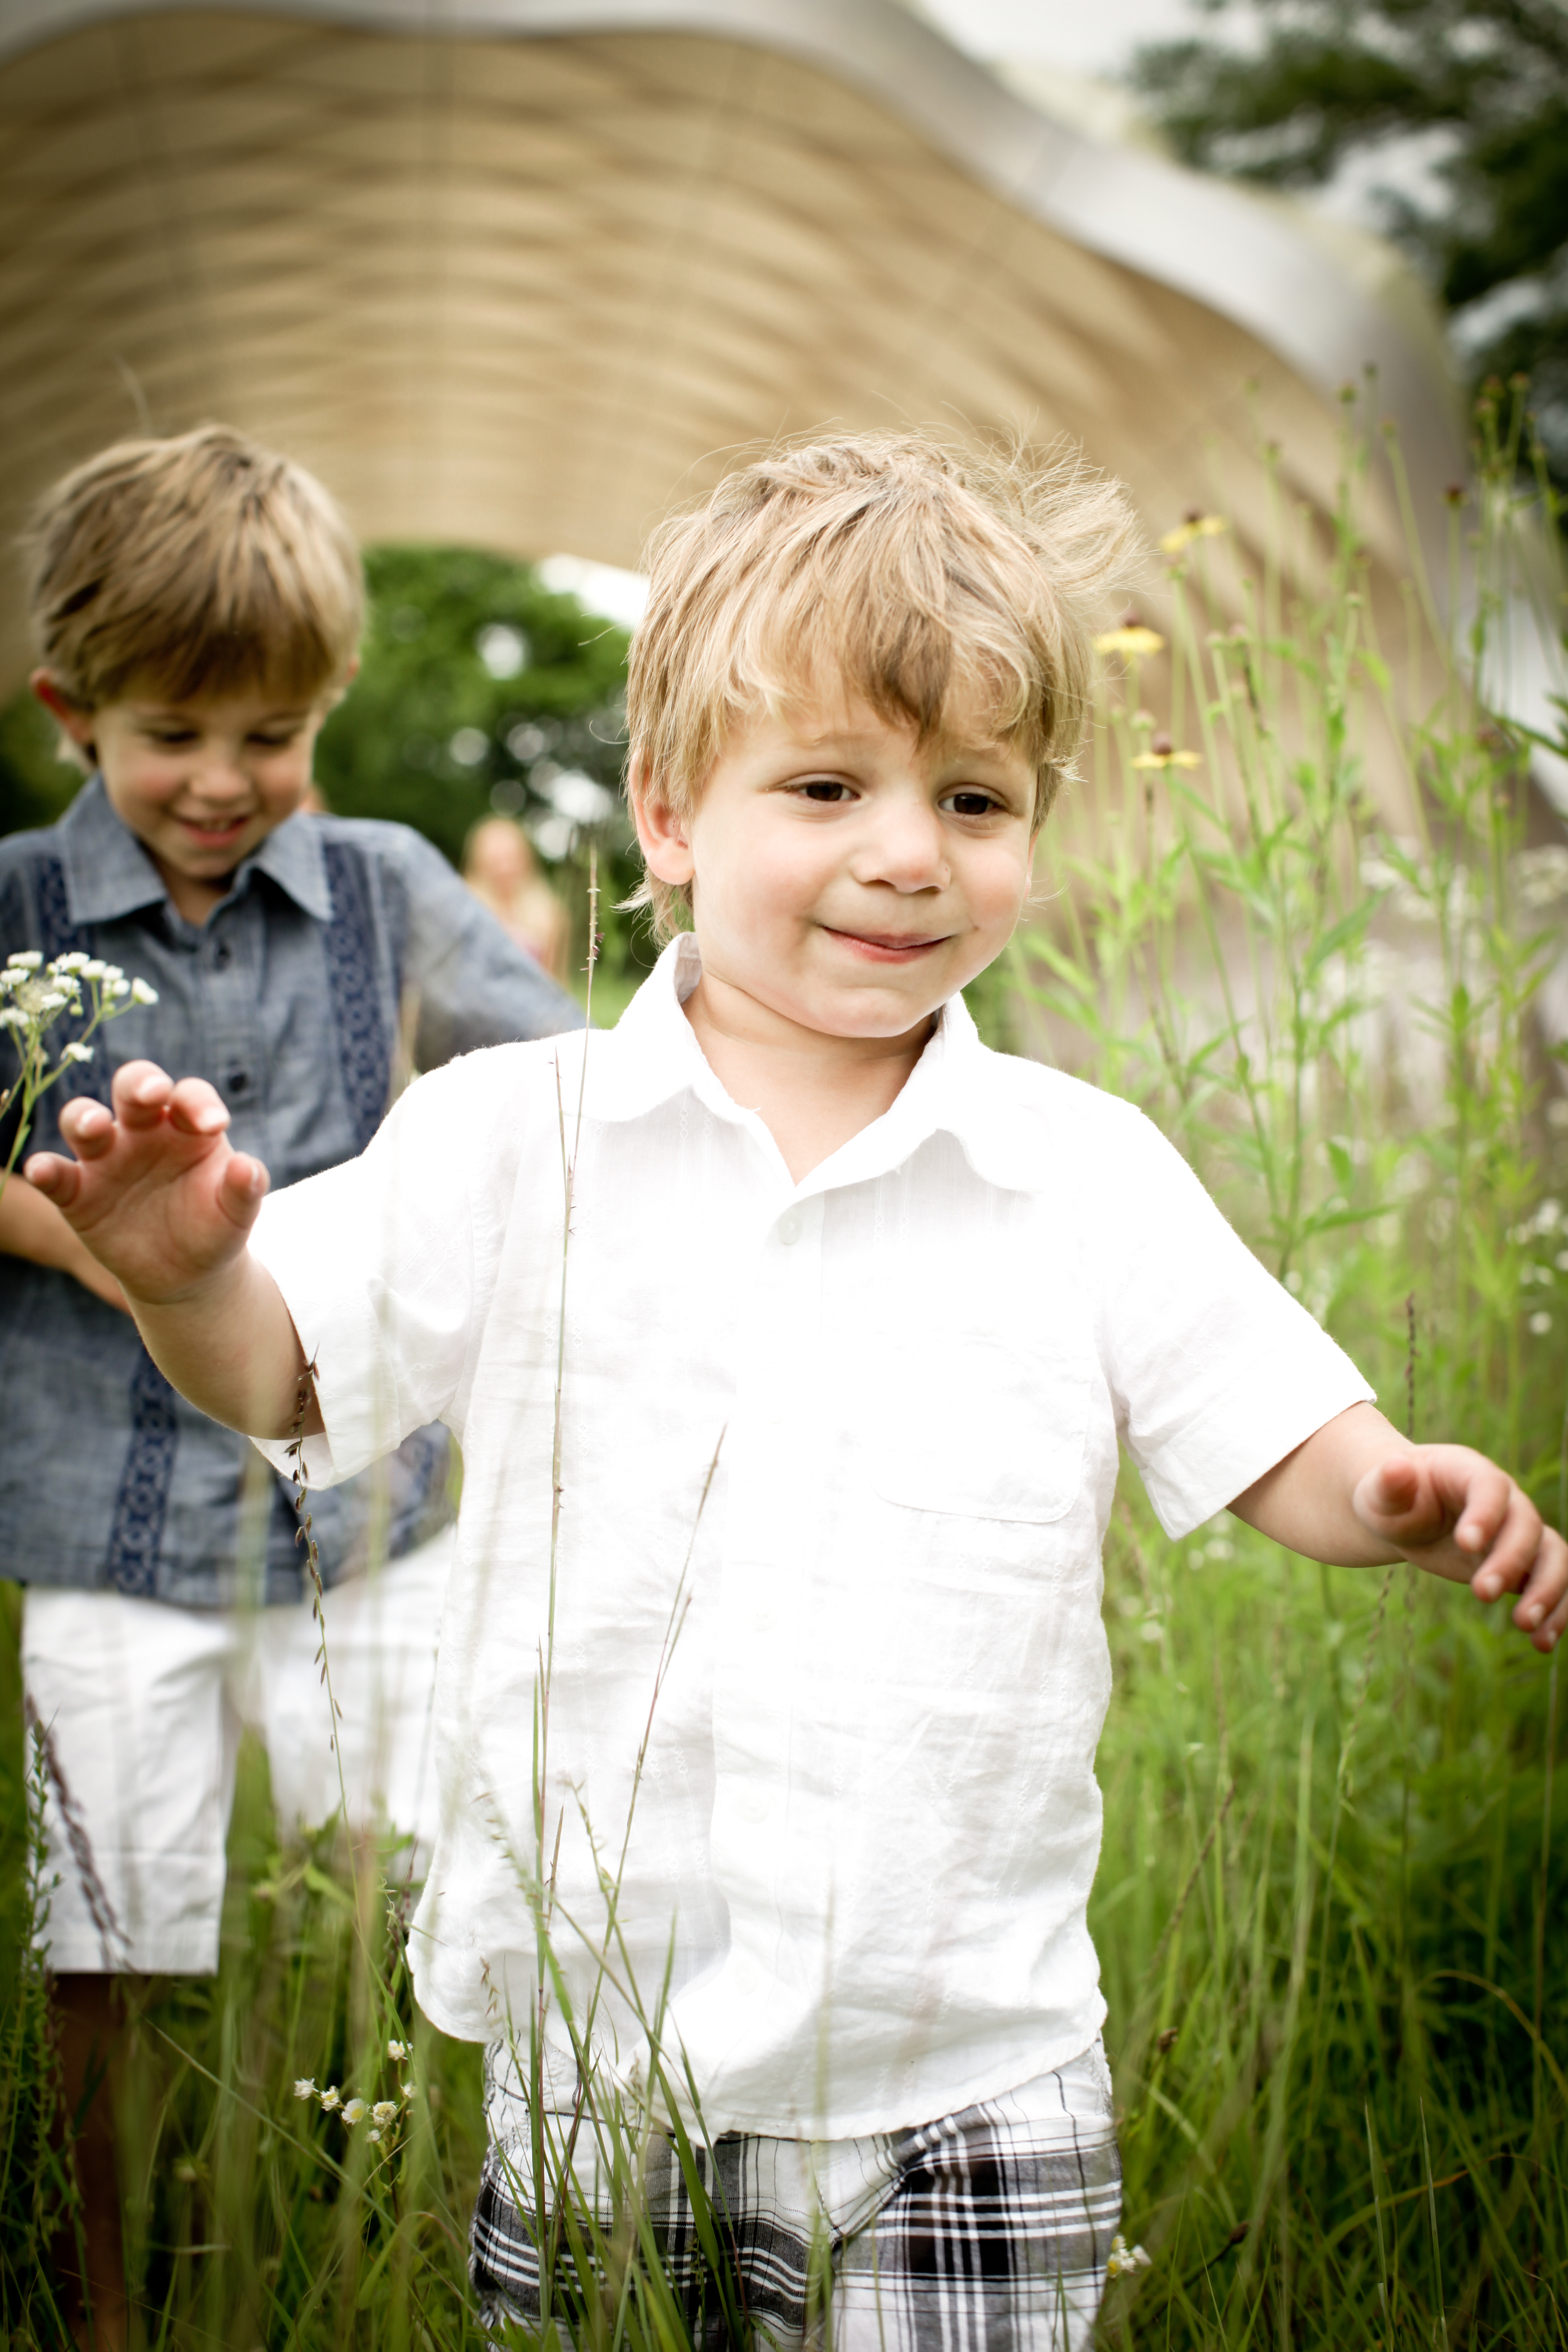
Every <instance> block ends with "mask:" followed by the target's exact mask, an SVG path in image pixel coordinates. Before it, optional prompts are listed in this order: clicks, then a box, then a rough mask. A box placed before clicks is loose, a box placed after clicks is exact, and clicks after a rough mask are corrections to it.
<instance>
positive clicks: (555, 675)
mask: <svg viewBox="0 0 1568 2352" xmlns="http://www.w3.org/2000/svg"><path fill="white" fill-rule="evenodd" d="M365 574H366V580H367V583H368V585H369V589H370V617H369V624H368V625H367V627H366V630H365V638H364V646H363V657H362V661H361V667H360V672H359V676H358V677H356V679H355V680H354V682H353V686H352V687H351V688H349V691H348V693H347V694H346V695H345V697H344V698H343V700H342V702H341V703H340V704H339V706H338V708H337V709H335V710H334V711H333V712H332V714H331V718H330V719H328V721H327V724H326V726H325V727H324V728H323V730H322V731H321V741H320V744H319V745H318V747H317V751H316V781H317V783H318V785H319V787H320V789H321V796H322V798H323V799H324V800H325V801H326V803H328V805H329V807H331V809H333V810H334V811H335V812H336V813H337V814H339V815H341V816H376V817H394V818H395V819H397V820H398V821H399V822H400V823H402V824H411V825H413V826H415V827H416V830H417V831H419V832H420V833H423V834H425V835H426V836H427V838H428V839H430V840H431V841H433V842H434V843H435V844H436V845H437V848H439V849H441V850H442V851H444V852H445V854H446V856H447V857H449V858H450V859H451V860H452V862H453V864H454V865H456V864H458V861H459V860H460V858H461V856H462V850H463V843H464V840H465V838H466V836H467V835H468V830H469V828H470V827H471V826H472V825H474V824H478V822H479V819H480V818H481V817H483V816H487V815H489V814H491V813H492V812H493V811H497V810H499V811H500V812H501V813H502V814H506V815H512V816H517V817H520V818H521V820H522V822H523V824H525V825H526V826H527V828H528V830H529V832H530V833H531V835H532V837H533V840H534V843H535V845H536V846H537V847H538V849H539V851H540V853H541V856H542V859H543V861H544V865H545V868H546V870H547V871H548V872H549V873H550V876H551V879H552V882H553V884H554V886H555V887H556V888H557V890H558V891H559V892H560V894H561V896H562V898H563V900H564V902H565V904H566V907H567V910H568V912H569V914H570V915H571V917H572V919H573V924H574V939H573V950H572V954H571V957H570V963H571V968H572V970H573V971H574V973H576V972H577V971H579V970H580V968H581V966H582V964H583V963H584V961H585V957H586V943H587V914H586V864H587V844H588V842H589V840H590V839H593V840H595V841H596V842H597V843H598V844H599V846H600V861H601V881H602V890H601V916H600V920H601V927H602V929H604V931H605V971H604V978H605V981H606V982H610V983H612V985H611V987H610V989H609V991H608V992H607V995H606V998H605V1003H606V1007H607V1009H608V1008H610V1007H613V1005H614V1004H615V1003H616V1002H617V1001H618V999H619V998H620V997H622V996H624V994H625V992H626V989H627V988H629V986H630V984H631V982H632V981H633V980H634V979H635V978H636V977H637V976H638V974H640V971H641V970H642V969H643V968H644V967H645V966H646V965H647V964H650V963H651V962H652V961H653V950H652V949H651V948H650V947H648V946H647V944H646V943H642V944H639V946H638V948H637V950H636V951H634V949H633V943H632V925H631V923H630V921H629V920H628V919H627V918H626V917H624V916H621V917H616V914H615V912H614V902H615V900H616V898H624V897H625V895H626V892H627V891H628V890H629V889H630V888H631V887H632V886H633V884H634V883H635V881H636V880H637V878H638V876H639V874H640V867H639V866H638V864H637V859H636V857H635V856H634V854H633V851H632V837H631V832H630V828H629V826H628V824H627V823H626V817H625V815H624V813H623V810H622V806H621V803H620V798H619V781H620V771H621V759H622V751H623V740H622V739H623V734H624V730H625V719H626V707H625V700H624V686H625V677H626V643H627V639H626V632H625V630H623V629H619V628H616V626H615V625H613V624H612V623H610V622H607V621H604V620H601V619H599V618H597V617H596V616H595V614H591V613H587V612H584V609H583V607H582V605H581V604H579V603H578V602H577V600H576V598H575V597H574V596H567V595H557V594H553V593H552V592H551V591H550V590H549V589H547V588H546V587H544V585H543V584H542V582H541V581H540V579H539V576H538V574H537V572H534V571H533V570H532V569H531V566H530V565H528V564H525V563H518V562H513V561H512V560H510V558H508V557H505V556H499V555H489V554H485V553H483V552H481V551H478V550H476V549H470V548H445V547H378V548H371V549H369V550H368V551H366V555H365ZM55 737H56V730H54V728H53V727H52V726H51V725H50V723H49V721H48V720H47V718H46V717H45V715H44V712H43V711H42V709H40V708H39V706H38V705H37V703H36V702H35V701H34V699H33V698H32V696H31V695H30V694H29V693H27V692H26V691H24V692H23V693H21V694H19V695H17V696H16V697H15V698H14V699H13V700H12V701H11V702H10V703H8V704H7V705H5V708H4V709H0V832H6V833H9V832H15V831H16V830H17V829H18V828H19V827H21V826H25V825H37V824H51V823H52V822H53V821H54V819H55V818H56V817H57V816H58V815H59V814H60V813H61V811H62V810H63V809H64V808H65V806H66V805H67V803H68V801H69V800H70V798H71V795H72V794H73V793H75V791H76V790H77V788H78V786H79V783H80V782H81V778H80V774H79V771H78V770H76V769H74V768H72V767H69V766H68V765H66V764H64V763H63V762H62V761H59V760H58V757H57V755H56V752H55V748H54V746H55ZM617 980H618V981H620V982H622V983H623V985H621V986H619V987H616V986H615V985H614V983H615V982H616V981H617Z"/></svg>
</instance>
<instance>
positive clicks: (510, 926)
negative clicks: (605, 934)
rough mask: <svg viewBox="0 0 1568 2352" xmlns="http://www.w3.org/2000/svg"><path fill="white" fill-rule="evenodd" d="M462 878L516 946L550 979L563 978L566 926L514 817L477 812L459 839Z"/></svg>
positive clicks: (563, 910)
mask: <svg viewBox="0 0 1568 2352" xmlns="http://www.w3.org/2000/svg"><path fill="white" fill-rule="evenodd" d="M463 879H464V881H465V882H466V883H467V884H468V887H469V889H470V890H471V891H472V892H473V894H474V896H475V898H477V899H478V900H479V904H480V906H481V907H488V908H489V911H490V913H491V914H492V915H493V916H494V917H495V919H496V920H497V922H498V923H500V926H501V929H503V930H504V931H506V932H507V934H508V935H509V937H510V938H511V939H513V940H516V942H517V944H518V946H519V947H520V948H526V950H528V952H529V954H530V955H531V956H532V958H533V959H534V961H535V962H536V963H538V964H540V965H542V968H543V969H544V971H547V972H548V973H549V974H550V976H551V978H552V980H557V981H564V979H565V977H566V949H567V941H568V938H569V934H570V929H571V925H570V922H569V919H568V917H567V913H566V909H565V908H564V907H563V905H562V904H561V901H560V899H559V898H557V897H556V895H555V893H554V891H553V890H552V888H551V887H550V885H549V883H548V882H547V881H546V880H545V878H544V877H543V875H542V873H541V872H540V870H539V866H538V862H537V860H536V859H535V857H534V855H533V845H532V843H531V841H530V840H529V837H528V835H527V834H526V833H525V832H524V831H523V829H522V827H521V824H519V823H518V821H517V819H516V818H515V817H510V816H487V817H481V819H480V820H479V824H476V825H475V826H474V828H473V830H472V832H471V833H470V834H469V835H468V839H467V841H465V842H464V844H463Z"/></svg>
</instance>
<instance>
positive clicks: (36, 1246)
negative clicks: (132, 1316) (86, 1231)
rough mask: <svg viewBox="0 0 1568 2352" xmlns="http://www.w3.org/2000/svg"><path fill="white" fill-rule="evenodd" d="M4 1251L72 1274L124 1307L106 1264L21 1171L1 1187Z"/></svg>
mask: <svg viewBox="0 0 1568 2352" xmlns="http://www.w3.org/2000/svg"><path fill="white" fill-rule="evenodd" d="M0 1251H3V1252H4V1253H5V1255H6V1256H7V1257H20V1258H26V1260H27V1262H28V1264H29V1265H47V1266H52V1267H53V1268H54V1269H55V1270H56V1271H57V1272H58V1273H60V1274H68V1275H69V1276H71V1277H72V1278H73V1280H75V1281H77V1282H79V1283H81V1284H82V1285H83V1286H85V1287H86V1288H87V1289H89V1290H91V1291H95V1292H96V1293H97V1295H98V1296H99V1297H100V1298H102V1299H106V1300H107V1301H108V1303H109V1304H110V1306H111V1307H121V1308H123V1307H124V1305H125V1294H124V1292H123V1291H122V1290H121V1287H120V1285H119V1284H118V1283H117V1282H116V1281H115V1279H114V1276H112V1275H111V1274H110V1273H109V1271H108V1270H107V1268H106V1267H104V1266H101V1265H100V1264H99V1263H98V1260H97V1259H96V1258H95V1257H94V1256H93V1255H92V1252H91V1251H90V1250H89V1248H88V1246H87V1244H86V1243H85V1242H82V1241H79V1239H78V1237H77V1235H76V1234H74V1233H73V1232H72V1230H71V1228H70V1226H69V1225H68V1224H67V1223H66V1221H65V1219H64V1217H62V1216H61V1214H60V1213H59V1211H58V1209H57V1208H56V1207H55V1204H54V1202H52V1201H47V1200H46V1199H45V1198H44V1195H43V1194H42V1193H41V1192H36V1191H35V1190H34V1188H33V1186H32V1185H31V1184H29V1183H28V1182H27V1181H26V1178H25V1177H24V1176H23V1175H22V1174H21V1172H20V1171H19V1170H15V1169H14V1170H13V1171H12V1172H11V1174H10V1176H9V1177H8V1178H7V1180H6V1181H5V1185H4V1187H3V1188H0Z"/></svg>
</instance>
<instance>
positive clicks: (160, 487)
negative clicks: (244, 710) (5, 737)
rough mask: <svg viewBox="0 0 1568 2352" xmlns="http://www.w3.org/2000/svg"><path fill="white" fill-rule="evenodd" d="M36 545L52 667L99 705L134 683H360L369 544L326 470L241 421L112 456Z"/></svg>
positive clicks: (85, 479) (208, 689) (310, 692)
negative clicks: (320, 477) (298, 460)
mask: <svg viewBox="0 0 1568 2352" xmlns="http://www.w3.org/2000/svg"><path fill="white" fill-rule="evenodd" d="M26 554H27V604H28V612H29V614H30V616H31V620H32V625H33V635H34V641H35V644H36V646H37V655H38V659H39V661H40V662H41V663H42V664H43V666H44V667H45V668H46V669H47V671H48V672H49V673H50V675H51V676H52V677H53V678H54V680H55V682H56V684H57V685H58V688H60V690H61V692H62V693H63V694H65V695H66V696H67V697H68V699H69V700H70V701H72V702H73V703H75V704H77V705H78V706H79V708H80V709H83V710H87V711H92V710H97V709H102V707H103V706H104V705H105V704H106V703H110V702H113V701H116V700H117V699H118V698H120V697H121V695H123V694H124V693H125V691H126V689H127V688H129V687H131V686H132V684H133V683H135V684H138V685H144V686H146V687H150V688H153V690H154V691H156V692H158V693H159V694H162V695H164V696H166V697H167V698H168V699H169V700H170V701H171V702H184V701H186V700H188V699H190V698H192V697H193V696H195V695H198V694H224V693H230V692H239V691H244V690H246V689H247V688H260V689H261V690H263V691H266V692H268V693H273V692H276V693H277V694H278V695H279V698H284V699H288V700H296V699H297V700H299V701H300V702H314V701H316V700H318V699H320V698H325V697H326V696H328V695H330V694H331V693H333V692H334V691H337V690H340V689H341V688H342V687H343V685H344V684H346V682H347V679H348V677H349V676H350V674H351V671H352V668H353V657H354V654H355V651H356V649H357V647H358V645H359V640H360V633H361V630H362V629H363V624H364V582H363V573H362V572H361V568H360V559H359V550H358V548H357V546H356V545H355V542H354V537H353V532H352V531H351V530H350V529H349V526H348V524H347V522H346V521H345V520H344V519H343V517H342V514H341V513H340V511H339V509H338V508H337V506H336V504H335V503H334V501H333V500H332V499H331V497H330V496H329V495H328V493H327V492H326V491H325V490H324V489H323V488H322V487H321V483H320V482H318V481H317V480H316V478H315V477H314V476H313V475H311V474H308V473H307V472H306V471H305V469H304V467H302V466H296V465H294V464H292V463H291V462H290V461H289V459H288V458H286V457H278V456H277V455H275V454H274V452H273V451H271V450H270V449H263V448H261V447H260V446H258V444H257V443H256V442H254V441H250V440H247V438H246V436H245V435H244V434H241V433H235V432H232V431H231V430H230V429H229V428H228V427H227V426H226V425H201V426H199V427H198V428H197V430H196V431H195V432H194V433H182V434H178V435H175V436H171V437H170V438H169V439H166V440H135V441H120V442H116V443H115V445H114V446H113V447H112V448H109V449H104V450H100V453H99V455H98V456H97V457H89V459H88V461H87V463H86V464H85V465H82V466H78V467H76V468H75V469H74V471H72V472H71V473H68V474H67V475H66V476H65V477H64V478H63V479H62V480H60V481H58V482H57V483H56V484H55V486H54V488H52V489H51V490H49V491H48V492H47V494H46V496H45V497H44V498H43V499H41V500H40V501H39V504H38V505H37V508H36V509H35V510H34V514H33V518H32V525H31V528H30V530H29V531H28V533H27V538H26Z"/></svg>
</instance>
